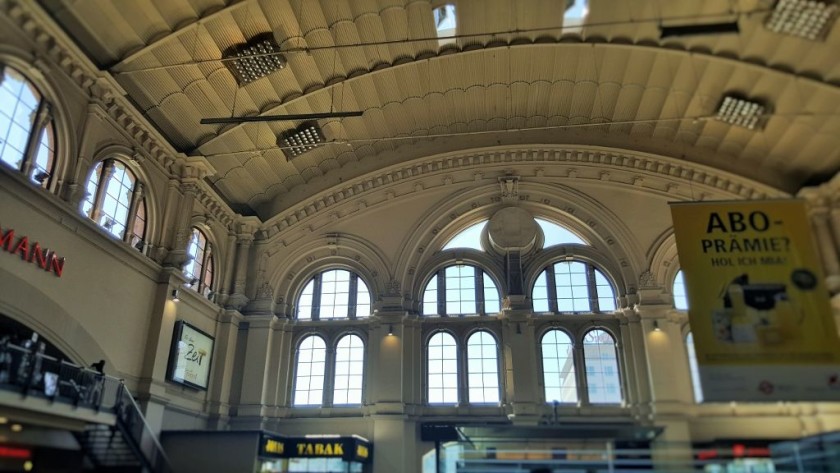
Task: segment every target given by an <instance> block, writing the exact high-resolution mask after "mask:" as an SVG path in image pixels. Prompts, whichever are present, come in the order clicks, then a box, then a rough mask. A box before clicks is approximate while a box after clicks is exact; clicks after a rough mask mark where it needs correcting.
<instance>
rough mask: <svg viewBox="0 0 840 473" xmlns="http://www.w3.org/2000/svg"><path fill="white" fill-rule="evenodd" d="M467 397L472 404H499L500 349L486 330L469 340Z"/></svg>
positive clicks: (471, 336)
mask: <svg viewBox="0 0 840 473" xmlns="http://www.w3.org/2000/svg"><path fill="white" fill-rule="evenodd" d="M467 396H468V402H469V403H470V404H498V402H499V349H498V347H497V346H496V339H495V338H493V335H491V334H490V332H487V331H485V330H480V331H478V332H475V333H474V334H472V335H470V338H468V339H467Z"/></svg>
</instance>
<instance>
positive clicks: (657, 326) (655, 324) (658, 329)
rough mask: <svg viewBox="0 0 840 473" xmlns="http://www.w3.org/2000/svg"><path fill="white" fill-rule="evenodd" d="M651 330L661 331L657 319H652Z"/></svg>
mask: <svg viewBox="0 0 840 473" xmlns="http://www.w3.org/2000/svg"><path fill="white" fill-rule="evenodd" d="M653 331H654V332H661V331H662V329H661V328H659V321H658V320H654V321H653Z"/></svg>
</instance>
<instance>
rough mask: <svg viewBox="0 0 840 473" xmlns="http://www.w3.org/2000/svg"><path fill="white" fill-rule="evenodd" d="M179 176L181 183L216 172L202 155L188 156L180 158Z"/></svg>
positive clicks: (193, 180)
mask: <svg viewBox="0 0 840 473" xmlns="http://www.w3.org/2000/svg"><path fill="white" fill-rule="evenodd" d="M180 165H181V166H180V173H179V176H178V177H180V179H181V183H187V182H197V181H200V180H202V179H204V178H205V177H207V176H212V175H214V174H216V169H215V168H214V167H213V166H212V165H211V164H210V162H209V161H207V158H205V157H204V156H189V157H187V158H185V159H182V160H180Z"/></svg>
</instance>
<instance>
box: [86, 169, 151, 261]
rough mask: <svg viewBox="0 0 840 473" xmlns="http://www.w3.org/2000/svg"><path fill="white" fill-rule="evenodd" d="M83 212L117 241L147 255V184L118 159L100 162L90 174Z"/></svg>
mask: <svg viewBox="0 0 840 473" xmlns="http://www.w3.org/2000/svg"><path fill="white" fill-rule="evenodd" d="M82 212H83V213H84V214H85V215H87V216H88V218H90V219H91V220H93V221H94V222H96V223H97V224H98V225H99V226H100V227H102V228H104V229H105V230H107V231H108V233H110V234H112V235H114V236H115V237H117V238H119V239H121V240H124V241H126V242H128V243H130V244H131V246H133V247H134V248H136V249H138V250H140V251H143V249H144V248H145V234H146V202H145V197H144V195H143V184H142V183H140V182H139V181H138V180H137V178H136V177H135V175H134V173H133V172H131V169H129V168H128V166H126V165H125V163H123V162H122V161H119V160H117V159H106V160H104V161H101V162H99V163H98V164H97V165H96V166H95V167H94V168H93V171H92V172H91V173H90V177H89V178H88V182H87V196H86V197H85V201H84V202H83V203H82Z"/></svg>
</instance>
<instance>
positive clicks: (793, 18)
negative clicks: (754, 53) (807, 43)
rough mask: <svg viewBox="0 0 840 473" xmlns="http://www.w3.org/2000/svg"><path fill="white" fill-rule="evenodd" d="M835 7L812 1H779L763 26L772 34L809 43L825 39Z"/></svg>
mask: <svg viewBox="0 0 840 473" xmlns="http://www.w3.org/2000/svg"><path fill="white" fill-rule="evenodd" d="M836 14H837V5H836V4H834V3H828V2H820V1H814V0H779V1H778V3H776V8H775V9H774V10H773V13H771V14H770V16H769V17H768V18H767V22H766V23H765V24H764V26H765V27H766V28H767V29H768V30H770V31H772V32H774V33H781V34H786V35H790V36H798V37H800V38H805V39H809V40H811V41H819V40H822V39H823V38H825V35H826V34H827V33H828V30H829V29H831V25H832V23H833V20H834V17H835V15H836Z"/></svg>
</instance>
